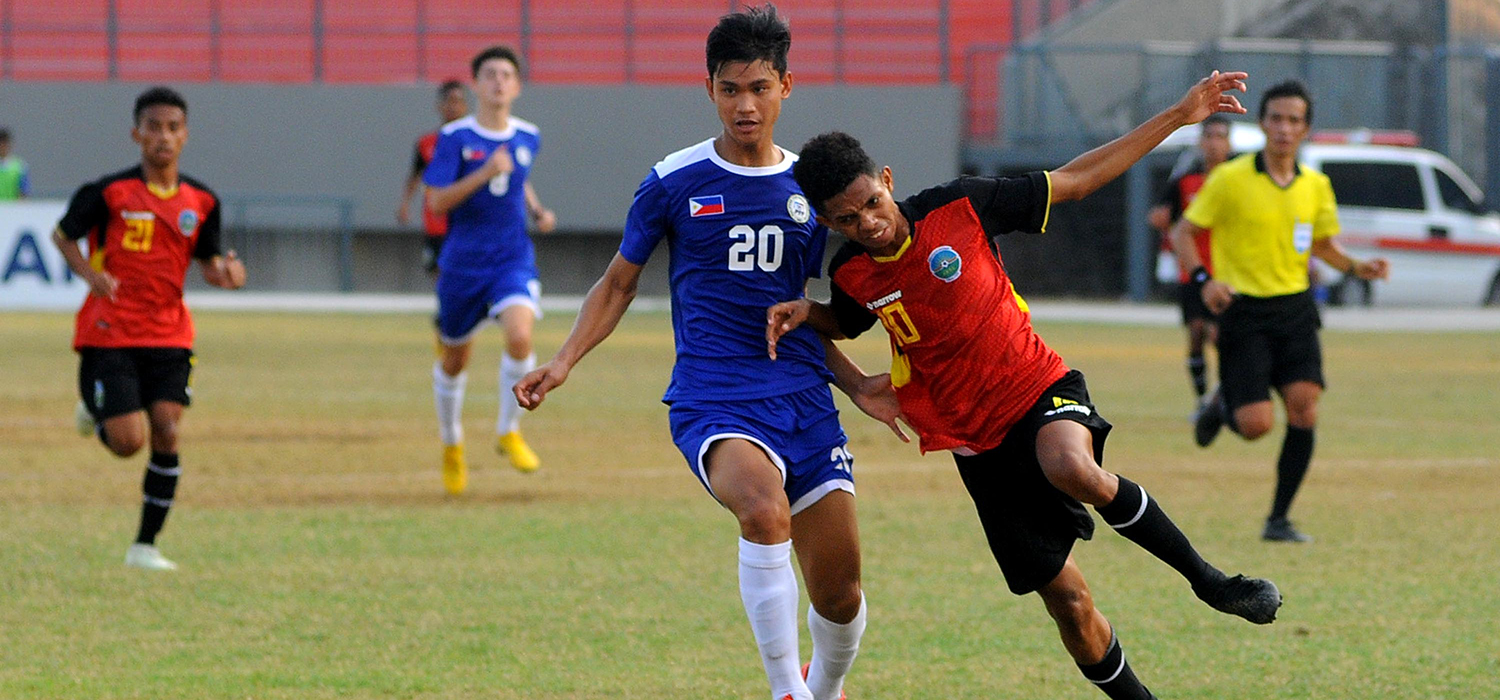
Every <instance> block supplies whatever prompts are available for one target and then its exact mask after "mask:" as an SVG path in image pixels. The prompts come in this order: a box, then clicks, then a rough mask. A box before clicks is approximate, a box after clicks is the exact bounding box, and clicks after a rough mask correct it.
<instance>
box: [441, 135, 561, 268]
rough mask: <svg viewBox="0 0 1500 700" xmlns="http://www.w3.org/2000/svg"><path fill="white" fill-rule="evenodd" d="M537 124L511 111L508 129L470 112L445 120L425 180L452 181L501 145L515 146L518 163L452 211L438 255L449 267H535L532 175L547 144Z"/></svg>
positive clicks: (512, 148) (513, 153)
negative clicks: (529, 195)
mask: <svg viewBox="0 0 1500 700" xmlns="http://www.w3.org/2000/svg"><path fill="white" fill-rule="evenodd" d="M541 147H542V137H541V133H540V132H539V131H538V130H537V127H536V125H535V124H532V123H531V122H527V121H523V120H521V119H516V118H515V117H511V118H510V121H509V123H508V124H507V125H506V127H505V130H504V131H491V130H489V129H486V128H484V127H482V126H480V125H479V122H477V121H475V119H474V117H472V116H468V117H464V118H462V119H459V120H457V121H453V122H449V123H447V124H445V125H443V128H442V129H441V130H440V131H439V132H438V139H437V145H436V146H435V147H434V148H433V152H432V160H431V162H429V163H428V164H427V171H426V172H425V173H424V174H423V176H422V181H423V182H425V183H427V186H428V187H446V186H448V185H451V184H453V183H455V182H457V181H458V180H459V179H460V178H462V177H463V176H465V175H468V174H469V173H471V172H474V171H475V170H478V169H479V168H480V167H482V166H483V165H484V163H485V161H487V160H489V158H490V155H491V154H493V153H494V152H495V149H497V148H505V149H507V150H509V151H510V159H511V161H512V162H514V163H515V169H514V170H512V171H511V172H509V173H506V174H504V175H500V176H498V177H495V178H494V179H492V180H490V182H489V185H487V186H483V187H480V188H479V189H478V190H475V191H474V194H473V195H471V196H470V197H469V198H468V199H466V200H464V201H463V202H462V203H461V204H459V205H458V206H456V207H454V208H453V209H452V210H451V211H449V212H448V237H447V239H446V240H445V241H444V242H443V252H442V253H441V255H440V257H439V258H438V269H440V270H442V271H444V272H458V273H490V272H494V271H496V270H502V269H505V270H514V269H517V268H520V269H523V270H530V271H531V272H532V276H533V277H535V276H536V251H535V249H533V248H532V246H531V239H530V238H529V237H528V236H527V235H526V177H527V176H528V175H530V174H531V163H532V160H533V159H534V158H536V154H537V152H538V151H540V150H541Z"/></svg>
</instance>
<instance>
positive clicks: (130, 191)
mask: <svg viewBox="0 0 1500 700" xmlns="http://www.w3.org/2000/svg"><path fill="white" fill-rule="evenodd" d="M57 227H58V228H59V229H61V230H62V232H63V235H65V236H67V237H68V238H70V239H72V240H78V239H80V238H84V237H88V256H89V264H90V265H92V266H93V267H94V269H96V270H103V271H105V272H108V273H109V274H110V275H112V276H113V277H114V278H115V279H117V280H119V283H120V286H119V289H118V290H117V291H116V292H115V299H114V301H111V300H109V299H104V298H101V297H97V296H94V295H92V294H90V295H89V296H88V297H87V298H85V299H84V302H83V308H81V309H79V311H78V321H77V325H76V328H75V331H74V335H73V347H74V348H75V349H77V348H81V347H85V346H87V347H103V348H119V347H171V348H191V347H192V346H193V319H192V317H191V316H190V315H189V314H188V310H187V305H185V304H184V303H183V301H182V285H183V281H184V278H185V277H186V275H187V268H188V265H189V263H190V261H191V260H192V259H193V258H197V259H199V260H209V259H212V258H213V257H214V256H216V255H219V253H220V251H219V198H218V197H217V196H215V195H214V193H213V192H212V191H211V190H209V189H208V188H207V187H205V186H203V185H202V184H201V183H199V182H198V181H196V180H193V179H192V178H189V177H186V176H183V177H181V178H180V181H179V182H178V184H177V187H176V188H174V189H172V190H169V191H163V190H161V189H159V188H157V187H155V186H153V185H150V184H147V182H146V178H145V174H144V173H143V171H142V170H141V168H140V166H136V167H134V168H131V169H129V170H124V171H121V172H118V173H115V174H113V175H106V176H105V177H104V178H102V179H100V180H98V181H97V182H91V183H89V184H87V185H84V186H83V187H80V188H79V189H78V191H77V192H76V193H74V194H73V199H72V200H71V201H69V202H68V210H67V212H65V213H64V214H63V218H62V221H59V222H58V224H57Z"/></svg>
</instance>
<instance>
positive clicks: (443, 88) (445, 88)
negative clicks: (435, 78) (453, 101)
mask: <svg viewBox="0 0 1500 700" xmlns="http://www.w3.org/2000/svg"><path fill="white" fill-rule="evenodd" d="M463 89H464V84H463V81H461V80H457V79H454V78H449V79H448V80H444V81H443V84H442V85H439V86H438V91H437V98H438V99H439V100H441V99H443V98H446V97H447V96H448V92H449V91H451V90H463Z"/></svg>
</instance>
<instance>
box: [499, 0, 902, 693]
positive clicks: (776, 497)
mask: <svg viewBox="0 0 1500 700" xmlns="http://www.w3.org/2000/svg"><path fill="white" fill-rule="evenodd" d="M790 45H791V34H790V32H789V31H788V29H787V26H786V24H785V23H784V22H783V21H782V19H781V18H780V17H778V16H777V14H776V11H775V8H773V7H770V6H767V7H765V8H752V9H749V10H746V11H744V12H739V13H735V14H730V15H726V16H724V17H723V18H721V19H720V20H719V23H718V25H717V26H716V27H715V28H714V29H713V31H712V32H711V33H710V34H709V37H708V45H707V58H708V79H707V81H706V83H707V88H708V94H709V96H710V97H711V98H712V99H713V102H714V104H715V105H716V106H717V108H718V114H719V120H720V121H721V122H722V123H723V126H724V129H723V131H722V132H721V133H720V134H719V135H718V136H717V137H715V138H712V139H709V140H707V141H703V142H701V143H699V144H697V145H694V146H691V147H689V148H686V149H683V150H681V151H678V152H676V153H673V154H671V155H669V156H667V157H666V158H665V159H663V160H662V161H661V162H660V163H657V164H656V167H654V168H652V169H651V172H650V173H649V174H647V176H646V179H645V181H644V182H642V183H641V185H640V188H639V189H638V190H637V191H636V196H635V202H634V203H633V204H632V205H631V207H630V213H629V215H628V217H627V219H626V222H625V238H624V241H623V242H622V243H621V245H620V250H619V253H618V254H616V255H615V257H614V260H613V261H611V263H610V265H609V268H608V269H607V270H606V271H605V273H604V276H603V277H602V278H600V280H599V281H598V282H597V283H596V284H595V285H594V287H593V289H591V290H590V291H589V294H588V297H587V298H586V299H585V301H584V304H583V309H582V311H581V312H580V313H579V316H578V320H577V322H576V323H575V325H574V326H573V331H572V333H571V334H570V335H569V336H568V339H567V341H565V342H564V343H563V346H562V348H561V349H559V350H558V352H557V355H556V357H554V358H553V359H552V360H551V361H550V362H548V363H546V364H545V365H542V366H541V367H539V368H537V369H536V371H534V372H532V373H530V374H528V375H527V376H526V378H525V379H523V380H521V382H520V383H519V384H517V385H516V387H515V392H516V396H517V399H518V400H519V401H520V404H521V405H522V406H524V407H526V408H528V409H532V408H536V407H537V406H538V405H539V404H540V403H541V402H542V401H543V399H544V398H545V397H546V395H547V392H548V391H550V390H552V389H555V388H557V387H558V386H559V385H561V384H562V383H563V382H564V381H566V380H567V378H568V374H569V372H570V371H571V370H572V368H573V366H574V365H575V364H577V363H578V361H579V360H580V359H582V357H583V356H584V355H585V354H586V353H588V352H589V350H591V349H593V348H594V346H596V345H598V344H599V343H600V342H601V341H603V340H604V339H605V337H607V336H608V335H609V334H610V332H611V331H613V330H614V328H615V324H616V323H618V322H619V320H620V317H621V316H623V315H624V313H625V310H626V308H627V307H628V306H629V305H630V302H631V300H632V299H633V298H634V297H635V290H636V283H637V281H638V280H639V278H640V274H641V267H642V266H643V265H645V263H646V260H647V258H649V257H650V256H651V253H652V251H653V250H655V249H656V247H657V245H658V244H659V243H660V242H661V241H662V240H663V239H665V240H666V241H667V243H668V247H669V251H670V256H671V272H670V278H671V288H672V328H673V335H674V339H675V341H676V349H677V362H676V365H675V366H674V367H673V370H672V380H671V383H670V384H669V386H668V388H667V392H666V396H665V397H663V401H664V402H665V403H667V404H668V405H669V406H670V407H671V408H670V411H669V417H670V423H671V429H672V439H673V441H674V442H675V443H676V445H677V447H678V449H680V450H681V451H682V454H683V456H684V457H685V458H686V459H687V463H688V466H689V468H690V469H691V470H692V471H693V473H694V474H695V475H696V476H697V477H698V479H699V480H700V481H701V482H702V483H703V485H704V487H705V488H707V489H708V491H709V493H710V494H711V495H713V496H714V497H715V498H716V499H718V501H719V502H720V503H722V504H723V505H724V506H725V507H726V508H727V509H729V511H730V512H731V513H733V514H734V516H735V518H736V519H737V520H738V521H739V524H740V541H739V582H740V594H741V599H742V601H743V603H744V605H745V611H746V613H747V615H748V616H749V618H750V626H751V629H752V630H753V632H754V635H755V641H756V644H757V646H758V647H759V650H760V655H761V660H762V662H763V664H764V665H765V670H766V675H767V676H768V678H769V680H770V685H771V693H772V697H773V698H775V699H776V700H783V699H784V698H794V699H796V700H809V699H811V698H816V700H835V699H836V698H839V697H841V695H842V688H843V680H844V676H845V674H846V673H847V672H848V670H849V668H850V666H851V665H852V664H853V662H854V657H855V654H856V652H857V651H858V649H859V640H860V636H861V635H862V634H863V632H864V626H865V605H864V594H863V592H862V591H861V589H860V579H859V571H860V558H859V535H858V529H857V528H856V526H855V518H854V481H853V473H852V470H851V467H852V462H853V457H852V456H851V455H850V454H849V450H848V448H847V446H846V440H845V437H844V432H843V429H842V428H840V427H839V422H838V413H837V411H836V410H835V408H834V404H833V396H832V394H831V393H830V391H829V389H828V382H829V381H832V380H835V379H836V380H837V382H838V383H839V386H840V387H841V388H842V389H844V390H845V391H846V393H849V394H850V396H851V397H852V398H854V400H855V403H856V405H858V406H859V407H860V408H861V409H862V410H865V411H866V412H869V413H870V414H871V415H873V416H875V417H877V418H879V419H881V420H883V421H884V422H886V424H887V425H890V426H892V427H893V429H896V430H897V432H898V434H899V433H900V430H899V428H896V427H895V416H896V414H897V409H896V407H895V402H894V393H892V392H891V389H890V382H889V378H888V376H887V375H879V376H877V377H873V378H870V379H869V380H868V381H865V380H864V377H863V373H862V372H861V371H860V370H859V368H858V367H855V366H854V365H853V364H852V363H851V362H850V361H849V360H848V358H846V357H844V356H843V355H842V354H841V353H839V352H838V351H837V350H832V351H828V350H825V345H824V343H823V341H822V340H821V339H820V338H819V337H818V336H817V335H816V334H814V333H811V332H803V333H799V334H797V335H796V337H795V338H791V342H792V344H791V347H790V348H788V349H787V350H785V351H783V352H782V353H780V355H779V358H780V359H779V360H778V361H776V362H774V363H773V362H772V361H771V360H770V359H769V358H768V357H767V356H766V352H765V323H766V308H768V304H767V302H772V303H775V302H776V301H789V300H792V299H798V298H801V297H802V296H803V291H804V289H805V287H806V284H807V279H808V278H809V277H812V276H816V275H818V274H819V271H820V268H821V266H822V262H823V251H824V243H825V241H826V239H827V235H828V234H827V231H826V229H824V228H823V227H822V226H820V225H819V224H818V223H817V222H816V221H815V220H814V219H813V214H812V209H811V208H810V207H809V206H808V203H807V199H806V198H805V197H803V196H802V193H801V190H800V189H799V188H798V187H797V183H796V181H795V180H794V179H793V178H792V163H793V162H794V161H795V160H796V156H795V155H794V154H792V153H790V152H789V151H786V150H785V149H782V148H781V147H779V146H777V145H776V143H775V141H774V139H773V134H772V130H773V128H774V126H775V124H776V119H777V117H778V116H779V115H780V111H781V102H782V100H783V99H784V98H786V97H787V96H788V95H789V94H790V93H791V90H792V76H791V74H790V73H788V72H787V69H786V55H787V49H788V48H789V47H790ZM800 330H806V329H800ZM828 347H831V346H828ZM825 353H826V354H825ZM830 370H831V371H830ZM856 378H858V379H856ZM794 546H795V548H796V552H797V560H798V563H799V564H800V565H801V568H802V574H803V578H804V580H806V582H807V588H808V597H809V598H810V599H811V601H812V608H811V609H810V610H809V611H808V614H807V621H808V628H809V631H810V633H811V635H812V639H813V654H812V660H811V661H810V662H809V665H808V666H807V667H805V678H804V673H803V672H799V669H798V660H799V659H798V647H797V634H798V628H797V605H798V602H797V579H796V576H795V574H794V572H793V569H792V564H791V552H792V549H793V547H794Z"/></svg>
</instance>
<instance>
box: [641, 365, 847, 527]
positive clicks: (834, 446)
mask: <svg viewBox="0 0 1500 700" xmlns="http://www.w3.org/2000/svg"><path fill="white" fill-rule="evenodd" d="M668 418H669V420H670V422H671V425H672V442H674V443H676V444H677V449H679V450H681V451H682V456H683V457H685V458H686V459H687V463H688V467H689V468H691V469H692V470H693V474H695V475H697V477H698V480H699V481H701V482H703V487H704V488H706V489H708V493H709V495H713V488H712V487H711V486H709V484H708V476H707V474H706V470H705V468H704V467H705V465H704V462H703V456H704V455H705V454H707V453H708V448H710V447H712V446H713V444H714V443H715V442H718V441H719V440H726V439H731V438H740V439H744V440H749V441H750V442H752V443H755V444H756V445H758V446H760V449H762V450H764V451H765V453H766V456H768V457H770V458H771V462H772V463H773V464H775V465H776V468H777V469H778V470H780V471H781V483H782V488H784V489H785V490H786V498H787V502H789V503H791V506H792V514H793V515H796V514H797V513H798V512H800V511H801V510H802V509H804V508H807V507H808V506H810V505H812V504H814V503H817V502H818V499H821V498H822V497H824V496H826V495H828V494H829V493H830V492H832V491H848V492H849V493H851V494H852V493H854V455H852V454H850V453H849V448H848V442H849V439H848V438H847V437H845V436H844V429H843V428H842V427H840V426H839V412H838V409H837V408H835V407H834V405H833V394H832V392H830V391H829V390H828V386H827V385H826V384H825V385H822V386H815V387H812V388H810V389H804V390H802V391H799V392H796V393H793V394H789V395H786V396H772V397H769V398H764V399H750V400H744V401H734V402H717V401H678V402H675V403H673V404H672V408H671V410H670V411H668ZM715 498H717V497H715Z"/></svg>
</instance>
